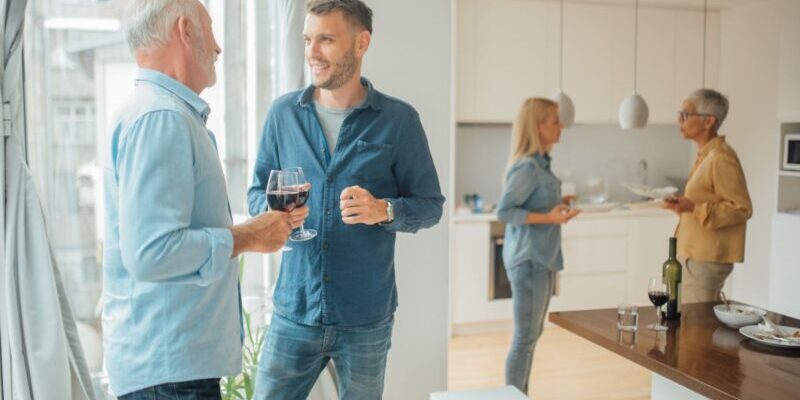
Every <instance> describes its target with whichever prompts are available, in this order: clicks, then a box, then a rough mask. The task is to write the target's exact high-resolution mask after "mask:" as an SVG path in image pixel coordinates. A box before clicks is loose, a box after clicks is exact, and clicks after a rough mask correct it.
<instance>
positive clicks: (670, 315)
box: [662, 237, 683, 319]
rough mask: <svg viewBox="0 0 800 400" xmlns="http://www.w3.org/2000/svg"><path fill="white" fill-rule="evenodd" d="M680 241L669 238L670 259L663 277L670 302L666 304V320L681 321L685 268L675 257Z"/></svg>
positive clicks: (663, 271)
mask: <svg viewBox="0 0 800 400" xmlns="http://www.w3.org/2000/svg"><path fill="white" fill-rule="evenodd" d="M677 243H678V239H676V238H675V237H671V238H669V258H668V259H667V261H664V267H663V269H662V277H663V278H664V283H666V284H667V290H669V301H667V303H666V304H664V310H663V311H664V318H666V319H679V318H680V317H681V297H682V296H681V280H682V279H681V275H682V273H683V271H682V270H683V267H682V266H681V263H680V262H678V259H677V258H676V257H675V252H676V247H677Z"/></svg>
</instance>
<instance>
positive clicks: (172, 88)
mask: <svg viewBox="0 0 800 400" xmlns="http://www.w3.org/2000/svg"><path fill="white" fill-rule="evenodd" d="M136 81H137V82H139V81H145V82H150V83H152V84H154V85H156V86H159V87H161V88H163V89H165V90H167V91H169V92H172V93H173V94H175V95H176V96H178V97H180V98H181V100H183V101H185V102H186V104H188V105H189V106H190V107H192V109H194V110H195V111H196V112H197V113H198V114H200V117H201V118H203V121H204V122H206V121H208V114H209V113H210V112H211V107H210V106H209V105H208V103H206V101H205V100H203V99H202V98H200V96H198V95H197V93H195V92H194V91H193V90H192V89H189V88H188V87H187V86H186V85H184V84H182V83H180V82H178V81H177V80H175V79H173V78H172V77H170V76H168V75H166V74H164V73H162V72H159V71H155V70H152V69H147V68H139V72H138V74H137V76H136Z"/></svg>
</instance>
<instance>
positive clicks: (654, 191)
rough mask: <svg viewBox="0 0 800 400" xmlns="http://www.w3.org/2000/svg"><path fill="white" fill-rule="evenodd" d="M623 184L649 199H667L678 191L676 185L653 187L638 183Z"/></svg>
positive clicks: (632, 191)
mask: <svg viewBox="0 0 800 400" xmlns="http://www.w3.org/2000/svg"><path fill="white" fill-rule="evenodd" d="M622 186H624V187H625V188H626V189H628V190H630V191H631V193H633V194H635V195H637V196H642V197H646V198H648V199H665V198H667V197H670V196H672V195H674V194H675V193H677V192H678V188H676V187H675V186H665V187H660V188H651V187H649V186H644V185H636V184H633V183H622Z"/></svg>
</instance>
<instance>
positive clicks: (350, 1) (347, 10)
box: [306, 0, 372, 33]
mask: <svg viewBox="0 0 800 400" xmlns="http://www.w3.org/2000/svg"><path fill="white" fill-rule="evenodd" d="M337 10H338V11H341V12H342V14H343V15H344V18H345V19H347V20H349V21H350V22H351V23H352V24H354V25H355V26H357V27H359V28H363V29H366V30H367V31H368V32H369V33H372V10H371V9H370V8H369V7H367V5H366V4H364V2H363V1H361V0H310V1H309V2H308V3H306V14H314V15H325V14H328V13H330V12H333V11H337Z"/></svg>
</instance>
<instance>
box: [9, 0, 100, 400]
mask: <svg viewBox="0 0 800 400" xmlns="http://www.w3.org/2000/svg"><path fill="white" fill-rule="evenodd" d="M26 3H27V0H5V4H4V9H3V10H2V14H1V15H0V20H2V21H4V22H5V25H4V26H2V29H0V37H2V41H1V42H2V44H3V54H2V56H3V57H2V58H3V59H2V63H1V64H2V65H0V77H1V78H2V88H0V91H1V92H2V100H3V108H2V111H3V112H2V113H3V122H4V124H3V138H2V139H3V142H4V149H3V150H4V157H3V171H4V173H5V176H4V183H5V186H4V188H3V189H4V191H5V195H6V203H5V204H4V209H3V213H4V214H3V216H4V218H3V222H4V226H3V232H4V241H3V243H4V254H3V259H2V264H0V265H2V268H0V285H1V286H0V298H1V299H0V317H2V318H1V319H2V321H0V330H2V336H1V337H0V338H2V343H1V347H0V349H2V383H3V399H4V400H12V399H13V400H39V399H41V400H50V399H59V400H61V399H63V400H73V399H74V400H78V399H87V400H93V399H94V398H95V396H94V392H93V390H92V386H91V381H90V379H89V373H88V369H87V368H86V363H85V361H84V358H83V352H82V350H81V347H80V342H79V339H78V334H77V329H76V326H75V320H74V319H73V316H72V311H71V309H70V306H69V302H68V301H67V299H66V293H65V292H64V288H63V286H62V285H61V278H60V276H59V274H58V269H57V268H56V261H55V259H54V258H53V253H52V251H51V249H50V245H49V241H48V235H47V229H46V226H45V221H44V214H43V212H42V207H41V204H40V202H39V197H38V195H37V193H36V190H35V187H34V183H33V179H32V177H31V174H30V171H29V170H28V167H27V164H26V161H25V149H24V143H25V110H24V97H23V62H22V37H23V35H22V27H23V21H24V11H25V6H26Z"/></svg>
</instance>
